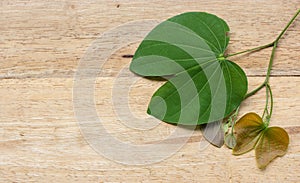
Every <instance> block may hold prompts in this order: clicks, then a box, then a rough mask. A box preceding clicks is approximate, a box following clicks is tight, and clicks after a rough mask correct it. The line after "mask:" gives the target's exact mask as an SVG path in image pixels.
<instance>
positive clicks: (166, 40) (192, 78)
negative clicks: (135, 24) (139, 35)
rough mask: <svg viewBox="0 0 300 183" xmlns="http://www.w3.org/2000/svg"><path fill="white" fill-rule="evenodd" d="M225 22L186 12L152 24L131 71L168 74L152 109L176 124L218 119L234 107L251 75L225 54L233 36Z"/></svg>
mask: <svg viewBox="0 0 300 183" xmlns="http://www.w3.org/2000/svg"><path fill="white" fill-rule="evenodd" d="M228 31H229V27H228V26H227V24H226V22H225V21H223V20H222V19H220V18H218V17H217V16H215V15H211V14H208V13H203V12H189V13H184V14H181V15H178V16H175V17H172V18H170V19H168V20H167V21H164V22H162V23H161V24H159V25H158V26H157V27H156V28H154V29H153V30H152V31H151V32H150V33H149V34H148V35H147V37H146V38H145V39H144V40H143V41H142V43H141V44H140V46H139V48H138V49H137V51H136V53H135V55H134V58H133V60H132V63H131V65H130V69H131V71H133V72H135V73H137V74H139V75H142V76H167V75H171V76H172V77H171V79H170V80H169V81H168V82H166V83H165V84H164V85H163V86H162V87H161V88H159V89H158V90H157V91H156V92H155V94H154V95H153V97H152V99H151V102H150V104H149V108H148V113H149V114H151V115H153V116H155V117H156V118H158V119H161V120H163V121H166V122H170V123H176V124H178V123H179V124H184V125H189V124H205V123H208V122H213V121H218V120H220V119H223V118H224V117H226V116H228V115H229V114H230V113H231V112H232V111H233V110H234V109H236V108H237V107H238V106H239V105H240V103H241V101H242V100H243V99H244V96H245V94H246V92H247V78H246V76H245V73H244V72H243V70H242V69H241V68H240V67H239V66H238V65H236V64H235V63H233V62H231V61H229V60H226V59H225V58H224V57H223V54H224V52H225V49H226V48H227V45H228V41H229V37H228V36H227V35H226V34H227V32H228Z"/></svg>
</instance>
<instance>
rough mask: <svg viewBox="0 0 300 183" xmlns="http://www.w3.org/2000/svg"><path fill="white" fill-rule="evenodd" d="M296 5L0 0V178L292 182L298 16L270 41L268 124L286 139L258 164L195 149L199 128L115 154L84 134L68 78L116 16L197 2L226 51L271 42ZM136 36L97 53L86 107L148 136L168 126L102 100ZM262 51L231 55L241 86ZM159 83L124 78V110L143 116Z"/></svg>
mask: <svg viewBox="0 0 300 183" xmlns="http://www.w3.org/2000/svg"><path fill="white" fill-rule="evenodd" d="M299 8H300V1H299V0H287V1H283V0H271V1H259V0H253V1H252V0H246V1H228V2H227V1H215V0H211V1H195V0H186V1H175V0H166V1H162V0H160V1H158V0H149V1H146V0H138V1H129V0H115V1H104V0H98V1H96V0H91V1H79V0H70V1H66V0H64V1H58V0H54V1H42V0H1V2H0V25H1V26H0V94H1V97H0V105H1V108H0V182H3V183H4V182H300V169H299V167H300V125H299V119H300V110H299V103H300V98H299V89H300V87H299V86H300V77H299V76H300V18H298V19H297V20H296V21H295V22H294V23H293V25H292V26H291V27H290V29H289V30H288V32H287V34H286V35H285V36H284V37H283V39H282V40H281V41H280V44H279V47H278V51H277V53H276V58H275V61H274V68H273V71H272V78H271V85H272V88H273V93H274V115H273V118H272V121H271V124H272V125H278V126H282V127H284V128H285V129H286V130H287V131H288V132H289V134H290V146H289V150H288V153H287V154H286V155H285V156H284V157H281V158H277V159H276V160H275V161H274V162H272V163H271V164H270V166H269V167H268V168H267V169H266V170H264V171H261V170H259V169H258V168H257V167H256V164H255V157H254V152H250V153H247V154H245V155H242V156H233V155H231V151H230V150H229V149H227V148H225V147H222V148H220V149H218V148H215V147H212V146H208V147H207V148H205V149H200V145H199V144H200V143H203V140H202V138H201V133H200V132H199V131H195V133H194V134H193V136H192V137H191V138H190V140H189V141H188V143H186V144H185V145H184V146H183V148H182V149H180V150H179V151H178V152H176V153H175V154H174V155H173V156H171V157H169V158H167V159H165V160H163V161H160V162H158V163H155V164H150V165H140V166H136V165H124V164H120V163H117V162H114V161H112V160H109V159H106V158H105V157H103V156H102V155H101V154H98V153H97V152H95V151H94V150H93V148H92V147H91V146H90V145H89V144H88V143H87V142H86V141H85V139H84V138H83V135H82V133H81V132H80V127H79V125H78V122H77V120H76V118H75V114H74V108H73V107H74V103H73V81H74V74H75V73H76V68H77V66H78V64H79V61H80V59H81V58H82V57H83V55H84V54H85V51H86V50H87V49H88V47H89V46H90V45H91V43H92V42H93V41H94V40H95V39H97V38H98V37H99V36H100V35H101V34H102V33H104V32H106V31H108V30H110V29H113V28H114V27H116V26H119V25H122V24H124V23H126V22H129V21H137V20H142V19H155V20H160V21H162V20H164V19H166V18H168V17H171V16H174V15H176V14H179V13H183V12H186V11H206V12H210V13H213V14H216V15H218V16H219V17H221V18H223V19H225V20H226V21H227V23H228V24H229V26H230V28H231V32H230V36H231V39H230V46H229V49H228V52H229V53H234V52H237V51H241V50H244V49H248V48H252V47H255V46H259V45H262V44H266V43H269V42H271V41H272V40H273V39H274V38H275V37H276V36H277V35H278V34H279V33H280V31H281V30H282V29H283V28H284V26H285V25H286V23H287V22H288V21H289V20H290V18H291V17H292V16H293V14H294V13H295V12H296V11H297V10H298V9H299ZM132 31H137V30H132ZM130 33H131V34H133V35H134V34H135V32H130ZM112 41H113V40H112ZM138 44H139V42H136V43H133V44H128V45H127V46H124V47H123V48H122V49H120V50H117V51H116V52H115V53H114V54H113V55H111V56H110V58H109V60H108V61H107V62H106V63H105V65H104V67H103V68H102V69H103V70H102V74H101V75H99V76H98V77H97V79H96V83H95V101H96V109H97V112H98V114H99V116H103V119H104V121H105V126H106V127H107V129H108V131H109V132H110V133H111V134H112V135H113V136H115V137H116V138H118V139H120V140H122V141H124V142H129V143H135V144H143V143H154V142H156V141H159V140H161V139H163V138H165V137H166V136H167V135H168V134H169V133H170V131H172V130H173V129H174V128H175V127H174V126H172V125H168V124H165V123H161V124H160V125H159V126H158V127H156V128H155V129H152V130H149V131H140V130H135V129H131V128H129V127H126V126H125V125H123V124H122V123H120V121H119V120H118V118H117V116H116V114H115V111H114V106H113V105H114V104H113V103H112V102H111V98H112V97H113V95H112V92H111V91H112V88H113V84H114V82H115V79H116V77H118V73H119V72H120V70H121V69H128V64H129V63H130V60H131V59H130V58H124V57H122V56H123V55H127V54H133V53H134V51H135V49H136V48H137V46H138ZM270 51H271V50H270V49H266V50H263V51H261V52H256V53H253V54H247V55H243V56H238V57H232V60H233V61H235V62H236V63H238V64H239V65H240V66H241V67H242V68H244V69H245V72H246V73H247V75H248V77H249V90H251V89H253V88H255V87H256V86H258V85H259V84H260V83H261V82H262V81H263V79H264V75H265V71H266V67H267V64H268V58H269V54H270ZM124 77H126V76H124ZM128 79H130V78H129V77H128ZM162 83H163V82H157V81H151V80H146V79H142V78H141V79H140V80H139V81H138V82H137V83H136V84H134V85H132V87H131V89H130V92H129V104H130V109H131V110H132V113H133V114H135V115H136V116H139V117H140V118H146V117H147V115H146V108H147V103H148V101H149V100H150V97H151V95H152V94H153V92H154V91H155V90H156V89H157V88H158V87H159V86H160V85H161V84H162ZM119 87H121V88H122V87H126V83H124V85H121V86H119ZM264 94H265V93H264V91H261V92H259V93H258V94H257V95H255V96H254V97H252V98H249V99H247V100H246V101H244V102H243V104H242V108H241V112H240V115H242V114H244V113H246V112H248V111H255V112H257V113H262V110H263V107H264ZM82 107H83V108H84V107H85V106H82ZM176 140H178V139H173V141H172V142H170V143H174V142H175V143H176ZM120 153H122V152H120Z"/></svg>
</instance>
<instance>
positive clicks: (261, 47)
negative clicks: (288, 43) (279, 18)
mask: <svg viewBox="0 0 300 183" xmlns="http://www.w3.org/2000/svg"><path fill="white" fill-rule="evenodd" d="M299 13H300V9H299V10H298V11H297V13H296V14H295V15H294V16H293V18H292V19H291V20H290V21H289V22H288V24H287V25H286V26H285V28H284V29H283V30H282V31H281V33H280V34H279V36H277V38H276V39H275V41H273V42H271V43H269V44H266V45H263V46H259V47H255V48H251V49H248V50H244V51H240V52H237V53H233V54H228V55H226V56H225V58H228V57H232V56H236V55H240V54H243V53H247V52H254V51H259V50H263V49H265V48H269V47H271V46H273V45H274V43H275V42H278V41H279V40H280V39H281V37H282V36H283V35H284V33H285V32H286V30H287V29H288V28H289V27H290V25H291V24H292V23H293V21H294V20H295V19H296V18H297V16H298V15H299Z"/></svg>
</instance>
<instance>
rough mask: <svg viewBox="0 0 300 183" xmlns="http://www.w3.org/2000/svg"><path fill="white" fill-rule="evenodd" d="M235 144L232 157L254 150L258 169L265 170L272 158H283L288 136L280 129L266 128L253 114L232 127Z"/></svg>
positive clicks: (245, 116)
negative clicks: (234, 134)
mask: <svg viewBox="0 0 300 183" xmlns="http://www.w3.org/2000/svg"><path fill="white" fill-rule="evenodd" d="M234 130H235V132H236V140H237V144H236V146H235V147H234V148H233V154H234V155H240V154H243V153H246V152H248V151H250V150H252V149H254V148H255V156H256V162H257V165H258V167H259V168H265V167H266V166H267V165H268V164H269V163H270V162H271V161H272V160H273V159H274V158H276V157H278V156H283V155H284V154H285V153H286V151H287V148H288V144H289V136H288V134H287V132H286V131H285V130H284V129H283V128H280V127H266V126H265V124H264V123H263V121H262V119H261V117H260V116H258V115H257V114H255V113H248V114H246V115H244V116H243V117H242V118H241V119H240V120H239V121H238V122H237V123H236V124H235V126H234Z"/></svg>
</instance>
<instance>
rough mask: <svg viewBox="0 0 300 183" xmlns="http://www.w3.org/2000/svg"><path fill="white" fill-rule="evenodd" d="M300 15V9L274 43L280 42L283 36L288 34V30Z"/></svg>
mask: <svg viewBox="0 0 300 183" xmlns="http://www.w3.org/2000/svg"><path fill="white" fill-rule="evenodd" d="M299 13H300V9H298V11H297V13H296V14H295V15H294V16H293V18H292V19H291V20H290V21H289V23H288V24H287V25H286V26H285V28H284V29H283V30H282V31H281V33H280V34H279V36H278V37H277V38H276V40H275V41H274V42H278V41H279V39H280V38H281V37H282V36H283V34H284V33H285V32H286V30H287V29H288V28H289V27H290V25H291V24H292V23H293V21H294V20H295V19H296V18H297V16H298V15H299Z"/></svg>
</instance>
